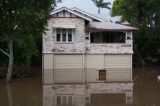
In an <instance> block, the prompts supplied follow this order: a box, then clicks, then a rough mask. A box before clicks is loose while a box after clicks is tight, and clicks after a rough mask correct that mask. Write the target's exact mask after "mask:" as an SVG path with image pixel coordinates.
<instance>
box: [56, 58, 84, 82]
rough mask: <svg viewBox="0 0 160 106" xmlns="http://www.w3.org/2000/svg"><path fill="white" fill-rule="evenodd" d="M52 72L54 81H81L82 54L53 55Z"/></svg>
mask: <svg viewBox="0 0 160 106" xmlns="http://www.w3.org/2000/svg"><path fill="white" fill-rule="evenodd" d="M54 73H55V82H56V83H75V82H77V83H82V81H83V55H55V58H54Z"/></svg>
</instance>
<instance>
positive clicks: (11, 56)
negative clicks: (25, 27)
mask: <svg viewBox="0 0 160 106" xmlns="http://www.w3.org/2000/svg"><path fill="white" fill-rule="evenodd" d="M8 47H9V63H8V71H7V77H6V82H10V81H11V78H12V71H13V60H14V56H13V41H12V40H10V41H9V44H8Z"/></svg>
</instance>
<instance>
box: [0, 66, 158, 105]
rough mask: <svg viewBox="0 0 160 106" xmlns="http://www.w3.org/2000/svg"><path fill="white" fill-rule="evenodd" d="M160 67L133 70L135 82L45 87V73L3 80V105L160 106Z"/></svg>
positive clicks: (0, 86)
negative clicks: (43, 80) (8, 80)
mask: <svg viewBox="0 0 160 106" xmlns="http://www.w3.org/2000/svg"><path fill="white" fill-rule="evenodd" d="M159 75H160V68H136V69H133V83H123V82H122V83H120V82H117V83H115V82H114V83H87V84H74V85H73V84H68V85H62V84H61V85H42V83H41V82H42V81H41V74H39V73H37V74H35V75H33V76H31V77H28V78H23V79H19V80H18V79H16V80H13V81H12V83H11V84H6V83H5V81H4V80H0V106H160V79H158V76H159Z"/></svg>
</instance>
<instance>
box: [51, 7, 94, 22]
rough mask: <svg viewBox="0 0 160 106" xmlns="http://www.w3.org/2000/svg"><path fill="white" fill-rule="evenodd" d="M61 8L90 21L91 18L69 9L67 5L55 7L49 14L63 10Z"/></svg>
mask: <svg viewBox="0 0 160 106" xmlns="http://www.w3.org/2000/svg"><path fill="white" fill-rule="evenodd" d="M63 10H66V11H68V12H69V13H72V14H74V15H76V16H78V17H81V18H83V19H85V20H88V21H92V19H90V18H88V17H87V16H84V15H81V14H79V13H77V12H74V11H73V10H71V9H69V8H67V7H62V8H59V9H56V10H54V11H53V12H51V13H50V15H54V14H56V13H59V12H61V11H63Z"/></svg>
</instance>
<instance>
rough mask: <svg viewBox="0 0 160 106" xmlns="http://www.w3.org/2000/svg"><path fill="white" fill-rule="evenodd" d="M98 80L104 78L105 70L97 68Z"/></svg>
mask: <svg viewBox="0 0 160 106" xmlns="http://www.w3.org/2000/svg"><path fill="white" fill-rule="evenodd" d="M99 80H106V70H99Z"/></svg>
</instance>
